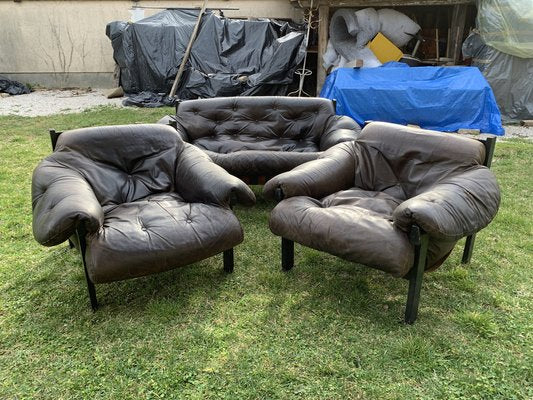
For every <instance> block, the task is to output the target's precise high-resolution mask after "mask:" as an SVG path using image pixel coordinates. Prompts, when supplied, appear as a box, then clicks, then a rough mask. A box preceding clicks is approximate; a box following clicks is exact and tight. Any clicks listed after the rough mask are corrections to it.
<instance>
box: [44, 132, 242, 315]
mask: <svg viewBox="0 0 533 400" xmlns="http://www.w3.org/2000/svg"><path fill="white" fill-rule="evenodd" d="M49 133H50V141H51V143H52V150H55V149H56V144H57V140H58V139H59V136H60V135H61V133H63V132H59V131H56V130H54V129H50V130H49ZM235 201H236V198H235V196H234V194H233V193H232V196H231V199H230V206H231V208H233V205H234V204H235ZM86 234H87V232H86V231H85V226H84V225H83V224H80V225H78V227H77V228H76V233H75V238H76V242H77V243H78V248H79V252H80V256H81V263H82V265H83V270H84V272H85V280H86V281H87V291H88V293H89V301H90V303H91V309H92V310H93V311H96V310H97V309H98V299H97V297H96V287H95V284H94V282H93V281H92V280H91V278H90V276H89V271H87V264H86V262H85V251H86V249H87V241H86V239H85V237H86ZM68 245H69V248H71V249H72V248H74V247H76V246H75V244H74V242H73V240H71V239H69V240H68ZM233 254H234V253H233V247H232V248H230V249H228V250H225V251H223V252H222V259H223V265H224V271H225V272H227V273H232V272H233V269H234V267H235V261H234V256H233Z"/></svg>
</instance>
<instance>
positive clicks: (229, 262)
mask: <svg viewBox="0 0 533 400" xmlns="http://www.w3.org/2000/svg"><path fill="white" fill-rule="evenodd" d="M223 257H224V271H226V272H228V273H231V272H233V266H234V261H233V247H232V248H231V249H229V250H226V251H225V252H224V254H223Z"/></svg>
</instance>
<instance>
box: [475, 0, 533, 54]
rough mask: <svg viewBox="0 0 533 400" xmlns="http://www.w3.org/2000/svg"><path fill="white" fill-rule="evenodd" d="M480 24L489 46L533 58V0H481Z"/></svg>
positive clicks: (479, 6)
mask: <svg viewBox="0 0 533 400" xmlns="http://www.w3.org/2000/svg"><path fill="white" fill-rule="evenodd" d="M477 9H478V12H477V23H476V24H477V27H478V30H479V33H480V34H481V37H482V38H483V40H484V41H485V43H486V44H488V45H489V46H492V47H494V48H495V49H497V50H499V51H501V52H503V53H507V54H511V55H513V56H517V57H522V58H533V0H478V4H477Z"/></svg>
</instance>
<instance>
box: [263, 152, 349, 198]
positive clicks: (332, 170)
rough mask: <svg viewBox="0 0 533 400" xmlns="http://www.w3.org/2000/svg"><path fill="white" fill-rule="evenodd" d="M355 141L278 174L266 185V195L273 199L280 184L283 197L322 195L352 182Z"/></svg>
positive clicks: (264, 188) (344, 187)
mask: <svg viewBox="0 0 533 400" xmlns="http://www.w3.org/2000/svg"><path fill="white" fill-rule="evenodd" d="M354 146H355V143H354V142H349V143H341V144H339V145H337V146H335V147H333V148H331V149H329V150H328V151H326V152H324V153H323V154H322V155H321V156H320V158H319V159H318V160H314V161H310V162H308V163H305V164H302V165H300V166H298V167H296V168H294V169H293V170H292V171H288V172H285V173H283V174H280V175H277V176H275V177H274V178H272V179H271V180H269V181H268V182H267V183H266V184H265V186H264V187H263V194H264V196H265V197H266V198H269V199H273V198H274V196H275V191H276V189H278V188H280V189H281V190H282V192H283V197H285V198H288V197H293V196H309V197H313V198H315V199H320V198H322V197H324V196H327V195H329V194H331V193H334V192H337V191H339V190H343V189H348V188H350V187H351V186H353V182H354V179H355V159H354V157H353V153H354V151H355V150H354Z"/></svg>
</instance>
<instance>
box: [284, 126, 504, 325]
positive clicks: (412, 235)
mask: <svg viewBox="0 0 533 400" xmlns="http://www.w3.org/2000/svg"><path fill="white" fill-rule="evenodd" d="M477 140H479V141H480V142H482V143H483V145H484V146H485V160H484V161H483V165H484V166H486V167H487V168H490V166H491V164H492V157H493V155H494V148H495V146H496V137H494V136H491V137H487V138H484V139H477ZM274 197H275V199H276V200H277V201H281V200H283V198H284V195H283V190H282V189H281V188H280V187H278V188H276V190H275V192H274ZM475 238H476V234H475V233H474V234H472V235H470V236H467V238H466V242H465V248H464V251H463V257H462V261H461V262H462V263H464V264H466V263H469V262H470V259H471V258H472V253H473V251H474V241H475ZM409 241H410V243H411V244H413V245H414V247H415V259H414V263H413V266H412V267H411V269H410V270H409V272H408V273H407V274H406V276H405V278H406V279H407V280H408V281H409V289H408V292H407V302H406V304H405V316H404V321H405V323H407V324H413V323H414V322H415V321H416V319H417V316H418V305H419V303H420V292H421V290H422V280H423V276H424V270H425V268H426V263H427V250H428V243H429V235H428V234H427V233H426V232H424V231H423V230H422V228H420V227H419V226H418V225H412V226H411V228H410V230H409ZM293 266H294V242H293V241H292V240H290V239H287V238H284V237H282V238H281V267H282V270H283V271H289V270H290V269H292V267H293Z"/></svg>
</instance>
